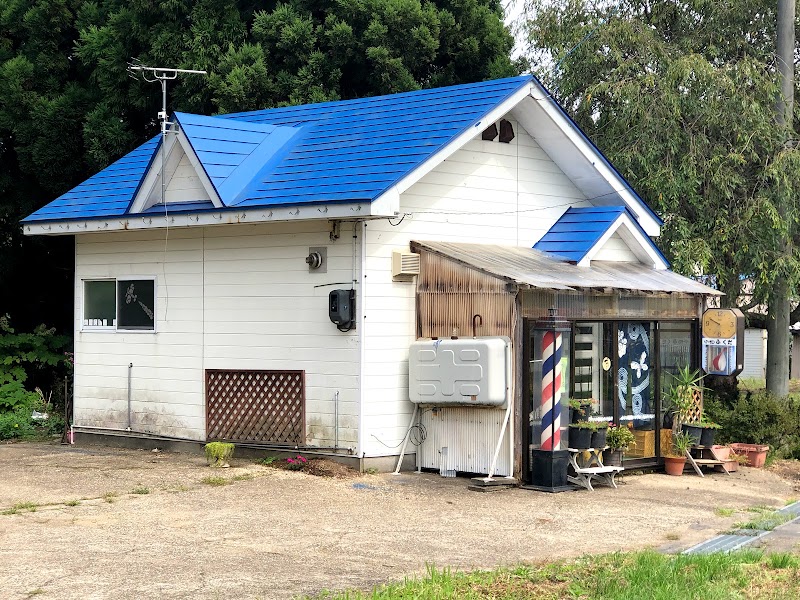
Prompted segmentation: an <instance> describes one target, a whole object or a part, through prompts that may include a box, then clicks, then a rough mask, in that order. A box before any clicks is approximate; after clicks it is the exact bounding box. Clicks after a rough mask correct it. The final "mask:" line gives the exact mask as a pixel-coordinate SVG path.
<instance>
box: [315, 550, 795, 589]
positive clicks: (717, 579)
mask: <svg viewBox="0 0 800 600" xmlns="http://www.w3.org/2000/svg"><path fill="white" fill-rule="evenodd" d="M773 557H775V558H773ZM790 559H794V560H795V561H796V560H798V559H796V558H794V557H792V556H791V555H788V557H786V556H784V555H771V556H766V557H765V556H764V555H763V554H762V553H761V552H760V551H756V550H748V551H742V552H734V553H730V554H708V555H677V556H674V555H663V554H659V553H657V552H655V551H653V550H645V551H642V552H631V553H615V554H606V555H600V556H587V557H583V558H580V559H574V560H567V561H559V562H555V563H543V564H536V565H522V566H519V567H515V568H499V569H495V570H492V571H472V572H456V571H451V570H450V569H442V570H439V569H436V568H434V567H428V572H427V575H426V576H425V577H421V578H411V579H406V580H404V581H402V582H399V583H391V584H387V585H384V586H380V587H376V588H375V589H374V590H372V591H370V592H360V591H348V592H325V593H323V594H320V595H319V596H314V598H320V599H321V598H325V599H328V600H367V599H371V600H389V599H398V600H403V599H409V600H410V599H412V598H413V599H415V600H426V599H430V600H439V599H444V598H458V599H465V600H477V599H488V598H493V599H497V600H511V599H517V598H531V599H533V598H537V599H538V598H542V599H553V600H555V599H557V598H581V599H587V600H640V599H645V598H648V599H649V598H659V599H667V598H670V599H671V598H698V599H700V598H702V599H704V600H706V599H708V600H723V599H726V600H727V599H728V598H748V599H753V600H766V599H767V598H797V597H800V580H798V578H797V577H793V576H792V574H793V573H794V572H793V571H791V568H792V566H791V562H792V561H791V560H790ZM773 564H775V565H780V566H775V567H773V566H772V565H773Z"/></svg>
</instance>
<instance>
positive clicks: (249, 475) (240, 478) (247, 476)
mask: <svg viewBox="0 0 800 600" xmlns="http://www.w3.org/2000/svg"><path fill="white" fill-rule="evenodd" d="M253 478H255V475H253V474H252V473H242V474H241V475H234V476H233V477H232V478H231V481H249V480H251V479H253Z"/></svg>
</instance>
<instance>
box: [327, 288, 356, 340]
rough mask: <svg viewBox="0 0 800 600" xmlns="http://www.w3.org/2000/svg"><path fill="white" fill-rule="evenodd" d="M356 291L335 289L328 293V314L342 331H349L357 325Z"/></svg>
mask: <svg viewBox="0 0 800 600" xmlns="http://www.w3.org/2000/svg"><path fill="white" fill-rule="evenodd" d="M355 314H356V291H355V290H333V291H332V292H331V293H330V294H329V295H328V316H329V317H330V319H331V321H333V322H334V323H336V327H338V328H339V330H340V331H349V330H351V329H352V328H353V326H354V325H355Z"/></svg>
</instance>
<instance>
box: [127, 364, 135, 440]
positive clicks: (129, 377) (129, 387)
mask: <svg viewBox="0 0 800 600" xmlns="http://www.w3.org/2000/svg"><path fill="white" fill-rule="evenodd" d="M132 374H133V363H129V364H128V426H127V427H126V428H125V431H130V430H131V378H132Z"/></svg>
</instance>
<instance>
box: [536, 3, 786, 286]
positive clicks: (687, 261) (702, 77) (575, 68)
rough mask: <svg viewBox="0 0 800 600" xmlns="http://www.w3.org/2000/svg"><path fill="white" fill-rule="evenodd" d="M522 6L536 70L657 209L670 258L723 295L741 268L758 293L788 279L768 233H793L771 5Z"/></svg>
mask: <svg viewBox="0 0 800 600" xmlns="http://www.w3.org/2000/svg"><path fill="white" fill-rule="evenodd" d="M527 14H528V15H529V17H530V18H529V20H528V22H527V32H528V34H529V37H530V43H531V48H532V57H531V58H532V62H533V63H534V64H535V65H537V67H536V70H538V72H539V74H540V75H541V76H542V77H543V79H544V80H545V81H546V83H548V84H549V85H550V86H551V87H552V89H553V90H554V93H555V95H556V96H557V98H558V99H559V100H560V101H561V102H562V104H563V105H564V106H566V107H567V109H568V110H569V111H570V112H571V113H572V115H573V116H574V118H575V119H576V120H577V121H578V123H579V124H580V125H581V127H583V128H584V129H585V130H586V132H587V133H588V135H589V136H590V137H591V138H592V139H593V140H594V141H595V142H596V143H597V144H598V145H599V146H600V148H601V149H602V150H603V151H604V152H605V153H606V154H607V155H608V157H609V159H610V160H611V161H612V162H613V163H614V164H615V166H616V167H617V168H618V169H619V170H620V171H621V172H622V173H623V175H625V176H626V177H627V178H629V179H630V180H631V181H632V182H633V184H634V186H635V188H636V189H637V191H639V192H640V194H642V196H643V197H644V198H645V200H646V201H647V202H648V203H649V204H650V205H651V206H652V207H654V208H655V209H656V211H657V212H658V213H659V214H660V215H661V216H662V217H663V218H664V220H665V225H664V227H663V229H662V238H661V240H662V241H661V244H662V246H663V247H664V248H665V250H666V253H667V255H668V257H669V258H670V260H671V261H672V263H673V268H674V269H676V270H678V271H680V272H683V273H684V274H687V275H693V276H696V275H705V276H706V278H707V281H709V282H710V283H711V284H712V285H716V286H717V287H718V288H719V289H720V290H722V291H724V292H726V293H727V294H728V298H729V299H730V301H731V302H733V301H734V300H735V299H736V298H737V297H738V296H739V295H740V291H741V290H740V285H741V282H742V276H746V277H748V278H750V279H751V280H752V281H754V283H755V290H754V292H755V300H757V301H764V300H765V299H766V298H767V297H768V295H769V290H770V288H771V286H772V284H773V282H774V281H776V280H778V279H779V278H783V279H785V280H788V281H790V282H792V286H796V283H797V281H798V278H799V276H800V260H798V256H797V255H796V254H792V255H790V256H788V257H787V256H785V255H784V254H782V252H781V251H780V244H779V242H780V240H781V239H783V238H785V237H786V236H788V235H791V233H792V232H793V231H795V230H796V227H795V225H796V220H797V215H798V210H797V202H798V192H800V189H797V186H798V185H800V151H798V150H797V149H795V148H794V147H793V146H792V145H789V146H785V145H784V141H785V139H786V132H785V131H782V130H781V129H780V128H779V127H778V126H776V123H775V101H776V98H777V97H778V92H779V82H778V77H777V72H776V65H775V57H774V47H775V42H774V38H775V6H774V3H773V2H765V1H763V0H733V1H731V2H714V1H713V0H684V1H677V2H676V1H670V0H622V1H621V2H618V3H608V2H604V1H600V2H597V1H593V0H566V1H565V2H559V3H551V2H547V0H530V1H529V4H528V13H527ZM790 137H796V136H790ZM781 204H783V205H784V206H788V207H789V208H790V210H788V211H787V215H788V216H787V217H786V218H782V215H781V214H780V213H779V211H778V206H779V205H781Z"/></svg>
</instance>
